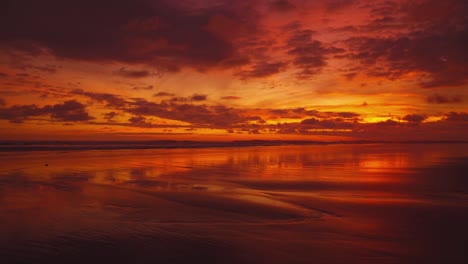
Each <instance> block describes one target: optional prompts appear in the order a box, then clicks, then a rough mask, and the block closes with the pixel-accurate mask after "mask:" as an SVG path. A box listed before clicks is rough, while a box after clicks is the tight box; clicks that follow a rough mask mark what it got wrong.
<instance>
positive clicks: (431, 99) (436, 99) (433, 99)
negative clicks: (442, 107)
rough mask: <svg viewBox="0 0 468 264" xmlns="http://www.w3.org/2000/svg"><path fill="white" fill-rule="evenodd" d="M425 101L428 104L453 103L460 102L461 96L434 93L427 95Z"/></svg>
mask: <svg viewBox="0 0 468 264" xmlns="http://www.w3.org/2000/svg"><path fill="white" fill-rule="evenodd" d="M426 102H428V103H430V104H455V103H461V102H462V98H461V97H460V96H445V95H440V94H437V93H436V94H433V95H430V96H428V97H427V98H426Z"/></svg>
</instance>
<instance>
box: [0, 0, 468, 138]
mask: <svg viewBox="0 0 468 264" xmlns="http://www.w3.org/2000/svg"><path fill="white" fill-rule="evenodd" d="M467 14H468V1H466V0H444V1H441V0H419V1H418V0H415V1H409V0H407V1H398V0H388V1H387V0H386V1H367V0H366V1H365V0H324V1H312V0H252V1H239V0H237V1H236V0H232V1H229V0H206V1H202V0H178V1H171V0H133V1H119V0H115V1H99V0H92V1H91V0H70V1H63V0H42V1H38V0H22V1H19V0H4V1H2V2H1V4H0V139H4V140H45V139H48V140H61V139H63V140H73V139H77V140H84V139H86V140H91V139H95V140H105V139H108V140H122V139H125V140H141V139H145V140H147V139H175V140H178V139H181V140H243V139H265V140H269V139H275V140H276V139H285V140H291V139H300V140H308V139H310V140H468V89H467V88H468V83H467V80H468V16H467Z"/></svg>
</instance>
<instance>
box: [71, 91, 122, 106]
mask: <svg viewBox="0 0 468 264" xmlns="http://www.w3.org/2000/svg"><path fill="white" fill-rule="evenodd" d="M71 93H72V94H76V95H82V96H85V97H88V98H90V99H92V100H94V101H97V102H100V103H106V105H107V106H110V107H122V106H124V105H125V104H126V103H127V102H126V100H125V99H123V98H122V97H120V96H118V95H114V94H109V93H94V92H86V91H83V90H80V89H76V90H73V91H72V92H71Z"/></svg>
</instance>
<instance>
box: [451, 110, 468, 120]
mask: <svg viewBox="0 0 468 264" xmlns="http://www.w3.org/2000/svg"><path fill="white" fill-rule="evenodd" d="M445 120H446V121H455V122H467V121H468V113H465V112H460V113H458V112H450V113H448V114H447V115H446V118H445Z"/></svg>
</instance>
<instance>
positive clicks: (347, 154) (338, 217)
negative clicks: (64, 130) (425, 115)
mask: <svg viewBox="0 0 468 264" xmlns="http://www.w3.org/2000/svg"><path fill="white" fill-rule="evenodd" d="M45 164H47V165H48V166H45ZM0 165H1V166H0V248H1V249H0V250H1V255H2V263H100V262H106V263H129V262H131V263H467V262H468V253H467V251H466V250H465V248H466V245H467V244H468V231H467V228H466V223H468V174H467V171H468V144H459V145H454V144H393V145H392V144H356V145H319V146H313V145H311V146H268V147H265V146H263V147H242V148H197V149H156V150H146V149H145V150H106V151H102V150H80V151H24V152H0ZM3 260H6V261H3Z"/></svg>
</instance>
